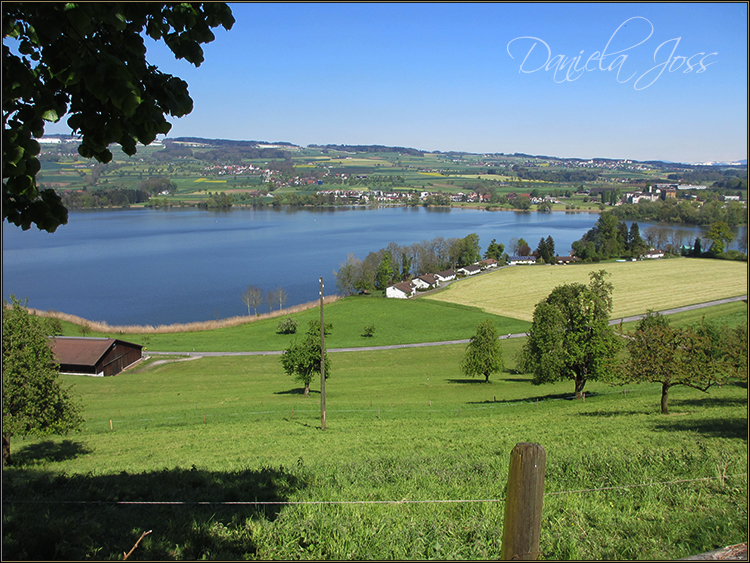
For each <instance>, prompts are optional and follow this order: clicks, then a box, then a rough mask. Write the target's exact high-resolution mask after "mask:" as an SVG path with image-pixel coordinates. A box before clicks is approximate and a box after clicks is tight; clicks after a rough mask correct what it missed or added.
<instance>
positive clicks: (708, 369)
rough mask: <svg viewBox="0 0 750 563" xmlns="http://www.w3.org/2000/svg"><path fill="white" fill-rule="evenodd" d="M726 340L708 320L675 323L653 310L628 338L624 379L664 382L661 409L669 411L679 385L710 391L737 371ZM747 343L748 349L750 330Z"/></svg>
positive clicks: (620, 370)
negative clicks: (724, 345)
mask: <svg viewBox="0 0 750 563" xmlns="http://www.w3.org/2000/svg"><path fill="white" fill-rule="evenodd" d="M722 341H723V338H722V334H721V331H719V330H718V329H716V327H713V326H711V325H708V324H706V323H705V322H701V323H700V324H697V325H693V326H687V327H672V326H670V323H669V320H668V319H667V318H666V317H664V316H663V315H660V314H659V313H654V312H653V311H649V312H648V314H647V315H646V316H645V317H644V318H643V319H641V321H640V322H639V323H638V326H637V328H636V330H635V332H634V333H633V334H632V335H631V336H630V338H629V339H628V343H627V349H628V353H629V355H628V358H627V359H626V360H624V361H623V363H622V364H621V366H620V368H619V370H618V376H619V378H620V379H621V380H622V381H623V382H638V383H640V382H643V381H649V382H652V383H660V384H661V413H662V414H668V413H669V390H670V389H671V388H672V387H674V386H675V385H685V386H687V387H692V388H693V389H698V390H700V391H703V392H706V391H708V389H709V388H710V387H711V386H713V385H716V384H719V383H721V382H722V381H723V380H724V379H725V378H726V377H727V376H728V375H729V374H732V373H734V372H733V371H732V364H731V361H729V360H730V358H729V357H728V355H727V354H726V349H724V348H722ZM744 344H745V349H746V346H747V335H746V334H745V343H744ZM746 354H747V353H746V352H745V357H746Z"/></svg>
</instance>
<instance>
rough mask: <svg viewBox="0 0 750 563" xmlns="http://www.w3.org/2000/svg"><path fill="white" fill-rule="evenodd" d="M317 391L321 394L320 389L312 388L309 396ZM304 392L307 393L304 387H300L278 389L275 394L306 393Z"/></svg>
mask: <svg viewBox="0 0 750 563" xmlns="http://www.w3.org/2000/svg"><path fill="white" fill-rule="evenodd" d="M316 393H317V394H318V395H320V391H314V390H313V389H310V391H309V392H308V397H309V396H310V395H314V394H316ZM304 394H305V388H304V387H299V388H297V389H289V391H276V392H275V393H274V395H304Z"/></svg>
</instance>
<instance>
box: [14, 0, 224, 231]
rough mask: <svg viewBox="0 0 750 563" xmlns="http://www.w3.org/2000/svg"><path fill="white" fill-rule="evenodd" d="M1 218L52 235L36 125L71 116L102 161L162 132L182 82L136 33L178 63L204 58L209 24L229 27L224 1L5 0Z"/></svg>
mask: <svg viewBox="0 0 750 563" xmlns="http://www.w3.org/2000/svg"><path fill="white" fill-rule="evenodd" d="M2 10H3V23H2V25H3V81H2V82H3V220H5V219H6V218H7V219H8V221H9V222H11V223H13V224H14V225H17V226H19V227H21V228H23V229H24V230H26V229H29V228H30V226H31V225H32V224H35V225H36V226H37V227H39V229H42V230H46V231H49V232H54V231H55V229H57V227H58V226H59V225H61V224H65V223H67V219H68V212H67V209H66V208H65V207H64V206H63V205H62V203H61V200H60V197H59V196H58V195H57V194H56V193H55V192H54V190H51V189H46V190H39V189H38V187H37V184H36V175H37V173H38V172H39V170H40V168H41V166H40V163H39V160H38V159H37V155H38V154H39V152H40V147H39V143H38V142H37V141H36V140H35V138H39V137H42V136H43V134H44V122H45V121H52V122H57V121H59V120H60V119H61V118H62V117H63V116H64V115H69V117H68V121H67V123H68V125H69V126H70V128H71V129H72V130H73V133H74V134H76V135H80V137H81V145H80V146H79V147H78V152H79V153H80V154H81V156H83V157H85V158H95V159H96V160H98V161H99V162H104V163H106V162H109V161H110V160H111V159H112V153H111V152H110V150H109V148H108V147H109V145H110V144H111V143H119V144H120V145H121V146H122V150H123V151H124V152H125V153H126V154H128V155H133V154H135V152H136V143H138V142H140V143H142V144H144V145H148V144H150V143H151V142H153V141H154V139H156V136H157V135H158V134H166V133H168V132H169V130H170V128H171V125H170V124H169V123H168V122H167V120H166V117H165V116H167V115H171V116H174V117H181V116H183V115H186V114H188V113H190V112H191V111H192V109H193V101H192V99H191V98H190V96H189V95H188V90H187V84H186V83H185V82H184V81H183V80H181V79H179V78H177V77H175V76H171V75H169V74H165V73H162V72H159V70H158V69H157V68H156V67H155V66H153V65H150V64H149V63H148V61H146V58H145V56H146V46H145V44H144V41H143V37H142V35H141V34H142V33H144V32H145V34H146V35H148V36H149V37H151V38H152V39H154V40H157V41H159V40H163V41H164V42H165V43H166V44H167V46H168V47H169V48H170V49H171V51H172V52H173V53H174V55H175V57H177V58H178V59H186V60H187V61H188V62H190V63H192V64H193V65H195V66H200V64H201V63H202V62H203V49H202V48H201V44H203V43H209V42H211V41H213V40H214V34H213V32H212V31H211V28H214V27H218V26H223V27H224V28H225V29H231V27H232V25H233V24H234V17H233V16H232V12H231V10H230V9H229V7H228V6H227V5H226V4H223V3H213V2H207V3H204V4H201V3H195V4H187V3H183V4H180V3H161V4H157V3H140V2H129V3H99V2H84V3H80V4H76V3H63V2H57V3H46V2H44V3H3V7H2Z"/></svg>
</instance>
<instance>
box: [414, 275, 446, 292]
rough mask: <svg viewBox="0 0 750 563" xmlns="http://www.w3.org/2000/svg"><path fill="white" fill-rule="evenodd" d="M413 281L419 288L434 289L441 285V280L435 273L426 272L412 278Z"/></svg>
mask: <svg viewBox="0 0 750 563" xmlns="http://www.w3.org/2000/svg"><path fill="white" fill-rule="evenodd" d="M411 283H413V284H414V285H415V287H416V288H417V289H432V288H434V287H437V286H438V285H440V280H438V278H437V276H436V275H435V274H424V275H422V276H419V277H416V278H414V279H413V280H411Z"/></svg>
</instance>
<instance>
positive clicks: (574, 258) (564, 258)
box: [555, 256, 581, 264]
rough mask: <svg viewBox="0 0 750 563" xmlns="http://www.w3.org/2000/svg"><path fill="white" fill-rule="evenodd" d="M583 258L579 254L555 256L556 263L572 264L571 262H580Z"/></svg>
mask: <svg viewBox="0 0 750 563" xmlns="http://www.w3.org/2000/svg"><path fill="white" fill-rule="evenodd" d="M580 261H581V259H580V258H578V256H555V263H557V264H570V263H571V262H580Z"/></svg>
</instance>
